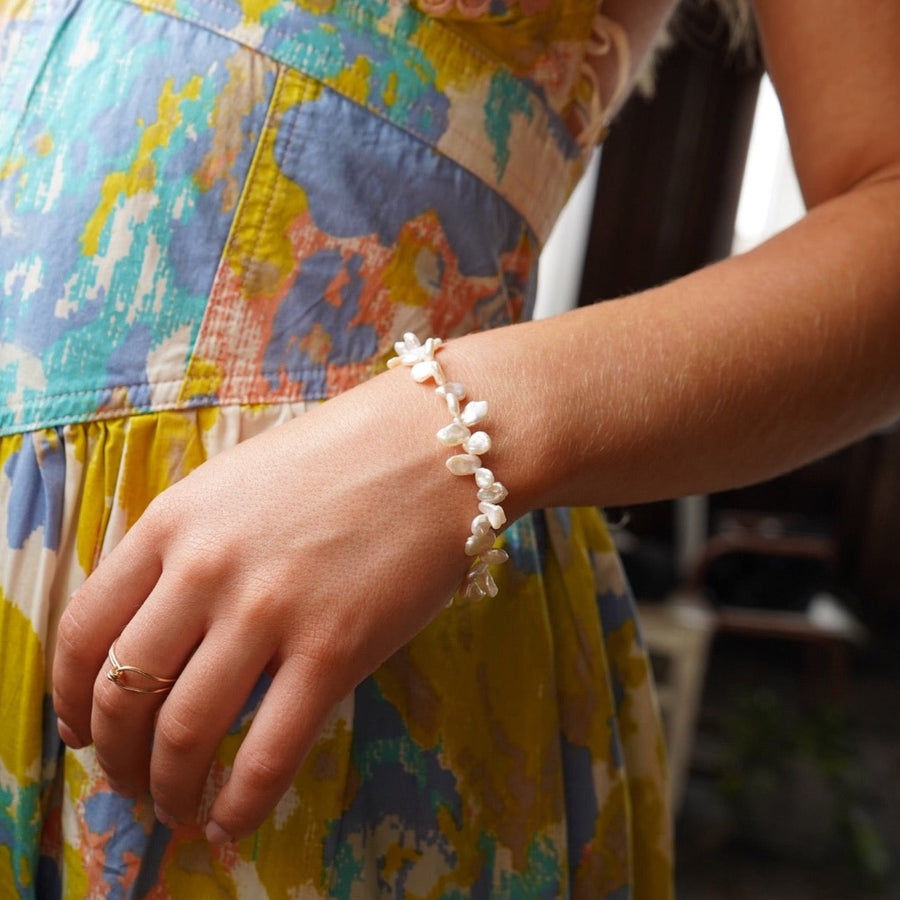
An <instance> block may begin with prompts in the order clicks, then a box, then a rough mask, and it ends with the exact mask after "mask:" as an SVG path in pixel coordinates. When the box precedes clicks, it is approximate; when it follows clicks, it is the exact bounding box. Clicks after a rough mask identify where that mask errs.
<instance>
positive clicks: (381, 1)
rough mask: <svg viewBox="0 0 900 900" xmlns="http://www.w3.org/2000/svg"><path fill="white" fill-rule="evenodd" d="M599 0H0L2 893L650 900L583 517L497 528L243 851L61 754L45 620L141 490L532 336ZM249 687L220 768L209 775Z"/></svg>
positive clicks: (641, 658)
mask: <svg viewBox="0 0 900 900" xmlns="http://www.w3.org/2000/svg"><path fill="white" fill-rule="evenodd" d="M602 23H603V19H602V16H600V15H599V13H598V10H597V9H596V8H595V6H594V3H592V2H591V0H436V2H433V0H430V2H419V3H410V2H406V0H135V2H130V0H0V435H2V437H0V505H2V510H0V653H2V656H0V897H2V898H4V900H7V898H10V900H11V898H19V897H25V898H27V897H39V898H57V897H67V898H79V900H80V898H113V900H119V898H144V897H146V898H166V897H177V898H190V900H193V898H200V900H203V898H212V897H216V898H219V897H248V898H297V900H301V898H302V900H311V898H320V897H333V898H347V900H356V898H370V897H391V898H395V900H403V898H422V900H424V898H430V900H437V898H447V900H450V898H467V897H471V898H489V897H490V898H556V897H576V898H618V900H623V898H654V900H655V898H663V897H668V896H669V895H670V891H671V887H670V880H671V872H670V833H669V831H670V829H669V823H668V813H667V808H666V801H665V792H666V788H665V778H664V758H663V757H664V753H663V742H662V736H661V731H660V728H659V723H658V719H657V715H656V709H655V704H654V699H653V693H652V687H651V684H650V679H649V674H648V665H647V661H646V657H645V655H644V652H643V650H642V647H641V641H640V636H639V632H638V628H637V625H636V622H635V618H634V612H633V607H632V602H631V599H630V597H629V595H628V592H627V589H626V586H625V584H624V581H623V578H622V574H621V570H620V567H619V563H618V560H617V558H616V556H615V554H614V552H613V549H612V546H611V543H610V540H609V536H608V534H607V532H606V530H605V528H604V526H603V523H602V520H601V518H600V516H599V515H598V514H597V512H596V511H595V510H587V509H572V510H552V511H547V512H545V513H538V514H533V515H530V516H528V517H526V518H524V519H522V520H520V521H519V522H518V523H516V524H515V525H514V526H513V527H512V528H510V529H509V530H508V532H507V533H506V542H507V547H508V549H509V551H510V554H511V557H512V558H511V562H510V564H509V565H507V566H506V567H504V571H503V572H502V573H500V574H499V575H498V578H499V579H500V587H501V593H500V596H499V597H497V598H496V599H495V600H492V601H487V602H480V603H466V602H458V603H457V604H455V605H454V606H452V607H450V608H448V609H447V610H445V611H444V612H443V613H441V614H440V615H439V616H438V617H437V618H436V619H435V620H434V622H433V623H432V624H431V625H430V626H429V627H428V628H426V630H425V631H424V632H423V633H421V634H420V635H419V636H418V637H417V638H415V639H414V640H413V641H412V642H411V643H410V644H409V645H407V646H406V647H404V648H403V649H402V650H401V651H399V652H398V653H397V654H396V655H395V656H394V657H393V658H391V659H390V660H389V661H388V662H387V663H386V664H385V665H384V666H383V667H382V668H381V669H379V670H378V671H377V672H376V673H375V674H374V675H373V676H372V677H370V678H368V679H367V680H366V681H364V682H363V683H362V684H361V685H360V686H359V687H358V688H357V690H356V691H355V692H354V694H353V695H351V696H349V697H347V698H346V699H345V701H344V702H343V703H342V704H341V705H340V706H339V708H338V709H336V710H335V712H334V714H333V716H332V718H331V720H330V722H329V724H328V726H327V727H326V729H325V731H324V732H323V734H322V735H321V737H320V738H319V740H318V743H317V744H316V745H315V747H314V749H313V751H312V753H311V754H310V756H309V758H308V760H307V761H306V763H305V764H304V766H303V768H302V770H301V772H300V774H299V775H298V777H297V779H296V781H295V783H294V785H293V787H292V788H291V790H289V791H288V793H287V794H286V795H285V796H284V798H283V799H282V801H281V802H280V803H279V805H278V807H277V808H276V810H275V811H274V813H273V814H272V815H271V816H270V817H269V819H268V820H267V821H266V822H265V824H264V825H263V826H262V827H261V828H260V829H259V830H258V832H256V833H255V834H254V835H252V836H251V837H249V838H247V839H245V840H242V841H240V842H238V843H236V844H234V845H227V846H222V847H218V846H211V845H209V844H208V843H207V842H206V841H205V840H204V839H203V836H202V832H201V831H200V829H199V828H196V827H193V828H192V827H184V828H178V829H175V830H174V831H172V830H169V829H168V828H166V827H164V826H163V825H161V824H160V823H158V822H157V821H155V819H154V816H153V807H152V803H151V802H150V801H149V798H140V799H138V800H129V799H125V798H122V797H120V796H118V795H117V794H115V793H114V792H113V791H112V790H111V789H110V787H109V785H108V784H107V783H106V781H105V779H104V776H103V773H102V771H101V770H100V768H99V766H98V765H97V763H96V760H95V758H94V756H93V752H92V749H91V748H86V749H84V750H80V751H71V750H68V749H66V748H65V747H64V746H62V745H61V743H60V741H59V739H58V737H57V733H56V727H55V721H54V715H53V711H52V705H51V703H50V668H51V662H52V656H53V648H54V635H55V631H56V625H57V623H58V621H59V618H60V615H61V613H62V611H63V609H64V607H65V604H66V600H67V597H68V596H69V595H70V594H71V592H72V591H73V590H74V589H75V588H76V587H77V586H78V585H79V584H80V583H81V582H83V581H84V579H85V578H86V577H87V575H88V574H89V573H90V572H91V571H92V569H93V568H94V567H95V565H96V564H97V561H98V559H100V558H101V557H102V556H103V555H104V554H105V553H106V552H108V551H109V549H110V548H111V547H112V546H114V545H115V543H116V542H117V541H119V540H120V539H121V537H122V535H123V534H124V533H125V531H126V530H127V529H128V527H129V526H130V525H131V524H133V523H134V522H135V521H136V519H137V518H138V517H139V516H140V515H141V513H142V511H143V510H144V509H145V508H146V506H147V504H148V503H149V502H150V501H151V499H152V498H153V497H154V496H156V495H157V494H158V493H159V492H161V491H163V490H164V489H165V488H166V487H167V486H169V485H170V484H172V483H173V482H174V481H176V480H177V479H179V478H181V477H183V476H184V475H185V474H186V473H188V472H189V471H190V470H192V469H193V468H195V467H196V466H198V465H200V464H201V463H202V462H203V461H204V460H205V459H207V458H208V457H209V456H211V455H212V454H215V453H217V452H219V451H220V450H222V449H224V448H227V447H230V446H233V445H234V444H235V443H236V442H238V441H240V440H243V439H244V438H246V437H249V436H251V435H253V434H256V433H258V432H260V431H261V430H263V429H267V428H271V427H273V426H275V425H277V424H279V423H281V422H284V421H286V420H288V419H290V418H292V417H296V416H300V415H302V414H303V412H304V410H305V409H306V408H307V406H308V404H310V403H317V402H319V401H321V400H325V399H327V398H329V397H331V396H333V395H334V394H335V393H337V392H339V391H341V390H344V389H346V388H348V387H351V386H353V385H354V384H357V383H358V382H360V381H361V380H363V379H365V378H367V377H369V376H370V375H371V374H373V373H375V372H377V371H379V370H381V369H382V368H383V366H384V364H385V360H386V358H387V357H388V355H389V354H390V352H391V347H392V343H393V341H394V340H396V339H397V338H398V336H399V335H400V334H402V333H403V332H404V331H407V330H413V331H418V332H419V333H420V334H423V335H424V334H440V335H442V336H444V337H447V338H450V337H453V336H455V335H461V334H464V333H466V332H470V331H473V330H478V329H486V328H491V327H494V326H498V325H503V324H505V323H508V322H513V321H518V320H520V319H522V318H523V317H527V316H528V315H529V312H530V308H531V303H532V298H533V293H534V284H535V264H536V258H537V254H538V252H539V249H540V246H541V243H542V241H543V240H544V238H545V237H546V235H547V232H548V230H549V228H550V226H551V225H552V222H553V220H554V218H555V216H556V214H557V212H558V211H559V208H560V207H561V205H562V203H563V202H564V200H565V198H566V196H567V195H568V193H569V191H570V189H571V187H572V186H573V185H574V183H575V182H576V181H577V178H578V176H579V174H580V172H581V169H582V167H583V165H584V162H585V158H586V155H587V152H588V150H589V147H590V146H591V145H592V144H593V143H594V142H595V141H596V139H597V137H598V135H599V132H600V130H601V128H602V110H601V103H600V99H599V96H598V94H597V91H596V78H595V77H593V69H592V67H591V59H592V54H596V53H601V52H603V50H604V48H605V45H604V36H603V29H602V28H601V27H599V26H600V25H602ZM264 690H265V685H264V684H261V685H260V686H259V688H258V690H257V692H256V694H255V696H253V697H251V698H250V699H249V700H248V703H247V708H246V710H245V714H244V715H242V716H241V717H240V719H239V720H238V721H237V722H235V724H234V727H233V729H232V731H231V733H230V734H229V735H228V736H227V738H226V739H225V741H224V742H223V744H222V746H221V747H220V749H219V751H218V755H217V758H216V762H215V765H214V767H213V770H212V772H211V774H210V791H213V790H214V789H215V787H216V785H219V784H221V783H222V782H223V781H224V779H225V778H227V775H228V771H229V766H230V764H231V761H232V760H233V758H234V754H235V751H236V748H237V746H238V745H239V743H240V739H241V735H242V734H243V733H244V732H245V730H246V728H247V727H248V722H249V720H250V718H251V716H252V713H253V709H254V707H255V705H256V704H257V703H258V702H259V699H260V696H261V695H262V693H263V692H264Z"/></svg>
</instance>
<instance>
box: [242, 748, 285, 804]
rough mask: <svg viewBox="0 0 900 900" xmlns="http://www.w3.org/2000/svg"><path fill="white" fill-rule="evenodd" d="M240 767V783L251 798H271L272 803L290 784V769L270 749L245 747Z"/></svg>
mask: <svg viewBox="0 0 900 900" xmlns="http://www.w3.org/2000/svg"><path fill="white" fill-rule="evenodd" d="M240 765H241V782H242V784H243V785H244V786H245V787H246V789H247V791H248V792H249V793H250V794H251V795H253V796H257V797H266V798H273V802H274V800H277V798H278V797H279V796H281V794H282V793H283V792H284V791H285V790H286V789H287V786H288V783H289V782H290V777H291V769H290V767H288V766H287V765H286V764H285V760H284V759H281V758H280V757H279V756H277V755H276V754H275V753H273V752H272V751H271V750H270V749H267V748H262V747H255V748H252V749H250V748H247V747H245V748H244V749H243V751H242V753H241V757H240Z"/></svg>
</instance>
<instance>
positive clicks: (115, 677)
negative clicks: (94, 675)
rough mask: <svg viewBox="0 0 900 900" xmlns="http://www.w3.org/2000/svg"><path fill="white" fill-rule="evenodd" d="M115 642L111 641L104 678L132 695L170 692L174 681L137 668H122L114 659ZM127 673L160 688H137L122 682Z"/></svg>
mask: <svg viewBox="0 0 900 900" xmlns="http://www.w3.org/2000/svg"><path fill="white" fill-rule="evenodd" d="M117 640H118V638H116V641H117ZM116 641H113V642H112V646H111V647H110V648H109V665H110V669H109V671H108V672H107V673H106V677H107V678H108V679H109V680H110V681H111V682H112V683H113V684H114V685H115V686H116V687H118V688H121V689H122V690H123V691H130V692H131V693H132V694H163V693H165V692H166V691H168V690H171V688H172V685H173V684H175V681H176V679H174V678H160V677H159V675H151V674H150V672H146V671H144V669H139V668H138V667H137V666H123V665H122V663H120V662H119V660H118V659H116ZM128 673H131V674H133V675H139V676H140V677H141V678H146V679H148V680H149V681H154V682H156V684H158V685H161V687H138V686H137V685H134V684H128V683H127V682H125V681H123V680H122V676H123V675H126V674H128Z"/></svg>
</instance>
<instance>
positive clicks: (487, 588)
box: [472, 571, 498, 597]
mask: <svg viewBox="0 0 900 900" xmlns="http://www.w3.org/2000/svg"><path fill="white" fill-rule="evenodd" d="M472 581H473V582H474V583H475V584H477V585H478V587H479V588H481V590H482V591H484V593H485V594H487V595H488V596H489V597H496V596H497V594H498V589H497V582H496V581H494V579H493V576H492V575H491V573H490V572H487V571H485V572H481V573H480V574H478V575H476V576H475V577H474V578H473V579H472Z"/></svg>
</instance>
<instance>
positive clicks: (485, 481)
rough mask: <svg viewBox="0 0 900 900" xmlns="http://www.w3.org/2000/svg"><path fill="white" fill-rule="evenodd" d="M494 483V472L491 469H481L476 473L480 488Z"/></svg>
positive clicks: (476, 480) (476, 481)
mask: <svg viewBox="0 0 900 900" xmlns="http://www.w3.org/2000/svg"><path fill="white" fill-rule="evenodd" d="M493 483H494V473H493V472H492V471H491V470H490V469H479V470H478V471H477V472H476V473H475V484H477V485H478V487H480V488H486V487H490V486H491V485H492V484H493Z"/></svg>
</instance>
